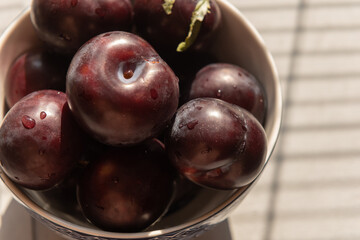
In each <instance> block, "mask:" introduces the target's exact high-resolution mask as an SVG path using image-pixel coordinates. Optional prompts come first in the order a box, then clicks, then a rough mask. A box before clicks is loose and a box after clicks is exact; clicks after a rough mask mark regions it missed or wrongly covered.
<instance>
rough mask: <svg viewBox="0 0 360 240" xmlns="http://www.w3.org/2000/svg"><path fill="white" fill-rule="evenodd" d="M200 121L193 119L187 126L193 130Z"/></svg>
mask: <svg viewBox="0 0 360 240" xmlns="http://www.w3.org/2000/svg"><path fill="white" fill-rule="evenodd" d="M198 123H199V121H198V120H193V121H191V122H189V123H187V124H186V126H187V128H188V129H189V130H192V129H194V128H195V126H196V125H197V124H198Z"/></svg>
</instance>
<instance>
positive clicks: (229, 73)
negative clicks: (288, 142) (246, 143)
mask: <svg viewBox="0 0 360 240" xmlns="http://www.w3.org/2000/svg"><path fill="white" fill-rule="evenodd" d="M199 97H212V98H219V99H221V100H224V101H226V102H229V103H233V104H236V105H239V106H240V107H242V108H245V109H246V110H248V111H249V112H251V113H252V114H253V115H254V116H255V117H256V118H257V119H258V120H259V121H260V123H264V120H265V114H266V107H267V100H266V95H265V90H264V89H263V87H262V85H261V83H260V82H259V81H258V80H257V79H256V78H255V77H254V76H253V75H252V74H250V73H249V72H248V71H246V70H245V69H243V68H241V67H239V66H236V65H233V64H228V63H213V64H209V65H207V66H205V67H203V68H202V69H201V70H200V71H199V72H198V73H197V74H196V77H195V79H194V81H193V82H192V85H191V88H190V95H189V99H194V98H199Z"/></svg>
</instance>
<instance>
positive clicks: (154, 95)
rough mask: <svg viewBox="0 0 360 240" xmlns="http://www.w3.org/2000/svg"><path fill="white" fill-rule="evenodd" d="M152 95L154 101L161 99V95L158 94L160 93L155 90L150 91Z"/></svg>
mask: <svg viewBox="0 0 360 240" xmlns="http://www.w3.org/2000/svg"><path fill="white" fill-rule="evenodd" d="M150 95H151V98H152V99H154V100H155V99H157V98H158V97H159V94H158V92H157V91H156V90H155V89H153V88H152V89H150Z"/></svg>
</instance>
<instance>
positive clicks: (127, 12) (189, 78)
mask: <svg viewBox="0 0 360 240" xmlns="http://www.w3.org/2000/svg"><path fill="white" fill-rule="evenodd" d="M31 21H32V23H33V26H34V29H35V30H36V32H37V33H38V37H39V39H40V40H41V41H42V43H43V45H42V46H41V47H39V48H35V49H30V50H28V51H26V52H24V53H23V54H21V56H19V57H18V58H17V59H16V60H15V61H14V63H13V64H12V65H11V67H10V69H9V71H8V75H7V79H6V82H5V98H6V103H7V105H8V109H9V111H8V112H7V114H6V116H5V118H4V120H3V122H2V124H1V128H0V163H1V168H2V170H3V171H4V172H5V174H6V175H7V176H8V177H9V178H10V179H11V180H12V181H14V182H15V183H17V184H18V185H20V186H22V187H24V188H28V189H32V190H39V191H40V190H41V191H45V192H46V191H50V190H53V189H60V188H64V187H66V188H68V187H69V188H73V189H75V188H76V194H75V193H74V198H76V199H77V202H78V203H77V204H78V205H79V206H80V207H81V210H82V212H83V214H84V216H86V218H87V219H88V220H89V221H90V222H91V223H93V224H94V225H95V226H97V227H99V228H102V229H105V230H109V231H117V232H136V231H142V230H145V229H146V228H147V227H149V226H150V225H152V224H153V223H154V222H156V221H157V220H158V219H159V218H161V217H162V216H164V215H165V214H167V212H169V211H174V209H177V208H181V206H182V204H186V200H187V199H189V196H190V198H191V195H192V194H194V192H196V190H197V188H200V187H207V188H212V189H218V190H219V191H220V190H229V189H237V188H240V187H243V186H245V185H247V184H249V183H250V182H252V181H253V180H254V179H255V177H256V176H257V175H258V174H259V172H260V171H261V169H262V167H263V165H264V162H265V155H266V151H267V140H266V135H265V131H264V129H263V125H262V124H264V123H265V120H266V119H265V116H266V102H267V100H266V96H265V92H264V89H263V87H262V86H261V84H260V82H259V81H258V80H257V79H256V78H255V77H254V76H253V75H252V74H250V73H249V72H247V71H246V70H245V69H243V68H241V67H240V66H236V65H233V64H231V63H222V62H218V61H217V60H216V58H215V57H214V56H211V55H210V54H209V53H208V52H207V51H206V49H208V47H209V46H210V44H211V42H212V37H214V35H215V34H216V30H217V28H219V27H220V26H221V11H220V9H219V7H218V5H217V3H216V2H215V1H213V0H196V1H194V0H176V1H175V2H173V1H169V0H134V1H133V2H130V0H118V1H113V0H101V1H100V0H52V1H48V0H33V1H32V5H31ZM194 190H195V191H194ZM70 192H71V191H70ZM50 195H51V194H50ZM75 195H76V196H75ZM49 198H51V196H49ZM184 202H185V203H184ZM64 204H66V203H64Z"/></svg>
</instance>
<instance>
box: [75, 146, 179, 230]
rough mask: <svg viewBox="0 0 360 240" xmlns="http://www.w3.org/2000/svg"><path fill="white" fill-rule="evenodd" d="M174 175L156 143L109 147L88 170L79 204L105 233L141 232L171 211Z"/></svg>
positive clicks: (80, 187) (81, 181) (84, 177)
mask: <svg viewBox="0 0 360 240" xmlns="http://www.w3.org/2000/svg"><path fill="white" fill-rule="evenodd" d="M173 174H174V171H173V169H172V167H171V165H170V162H169V160H168V159H167V156H166V154H165V151H164V148H163V145H162V144H161V143H159V142H158V141H157V140H148V141H147V142H145V143H144V144H140V145H137V146H133V147H128V148H115V147H108V148H107V149H106V150H105V151H104V152H103V154H102V155H99V156H98V157H97V159H96V160H95V161H93V162H92V163H90V165H89V166H88V167H87V168H86V169H85V171H84V174H83V176H82V177H81V180H80V183H79V188H78V196H79V202H80V205H81V207H82V210H83V212H84V214H85V216H86V217H87V218H88V219H89V220H90V221H91V222H92V223H93V224H95V225H96V226H98V227H100V228H102V229H105V230H109V231H122V232H135V231H141V230H143V229H145V228H146V227H148V226H150V225H151V224H152V223H153V222H155V221H156V220H157V219H158V218H159V217H161V216H162V215H163V214H164V213H165V211H166V210H167V208H168V207H169V204H170V201H171V198H172V195H173V187H174V182H173V181H174V175H173Z"/></svg>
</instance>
